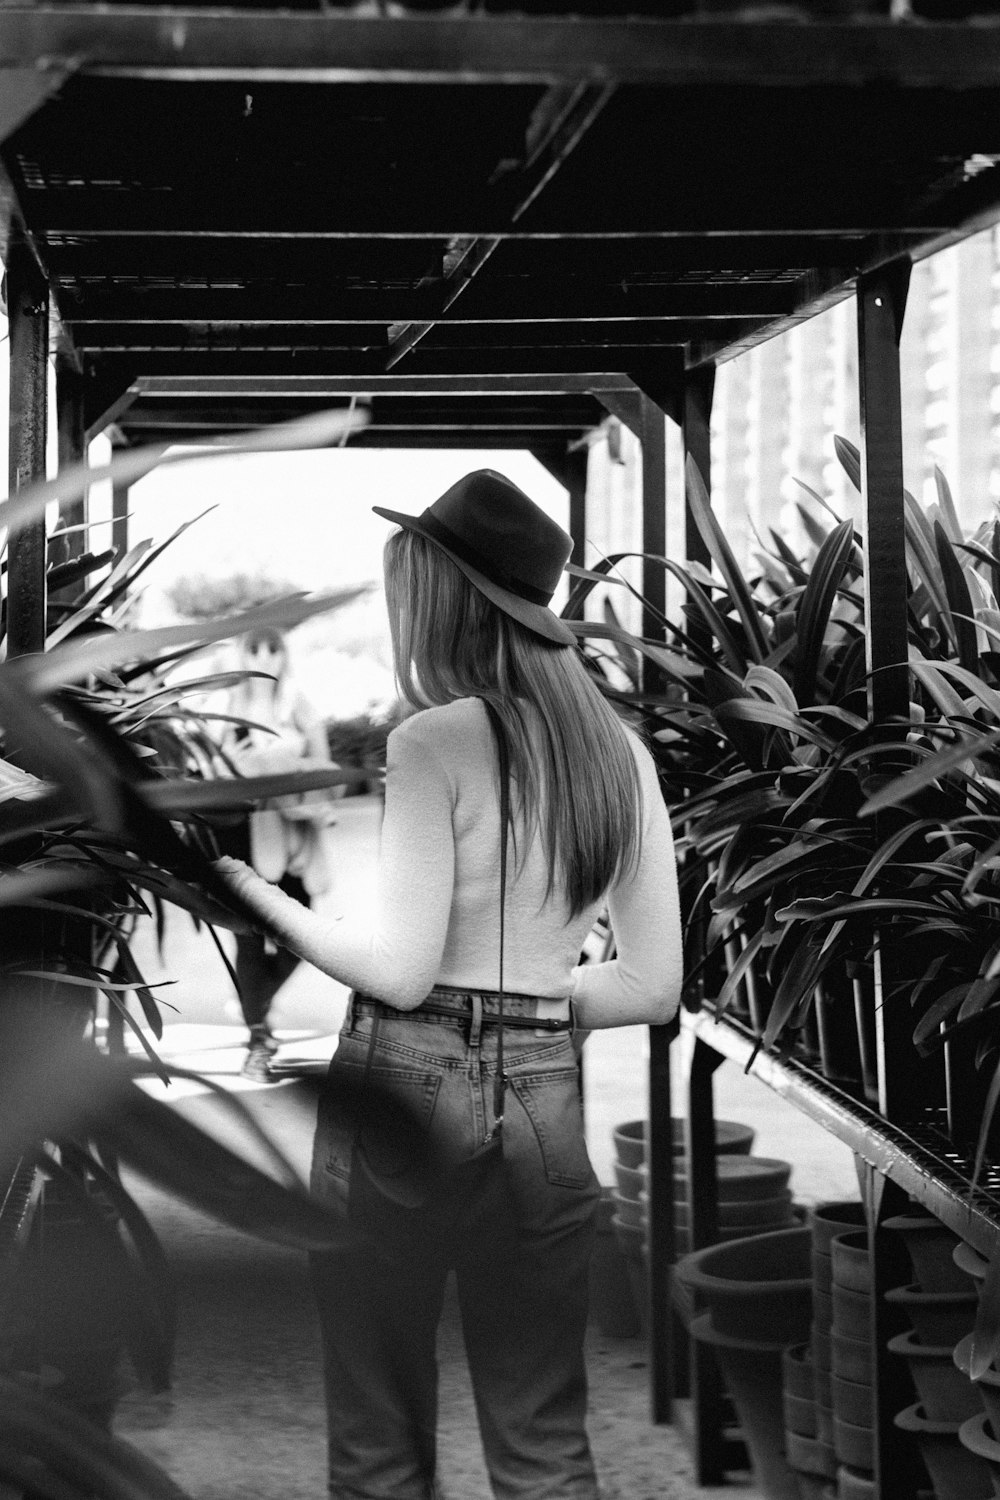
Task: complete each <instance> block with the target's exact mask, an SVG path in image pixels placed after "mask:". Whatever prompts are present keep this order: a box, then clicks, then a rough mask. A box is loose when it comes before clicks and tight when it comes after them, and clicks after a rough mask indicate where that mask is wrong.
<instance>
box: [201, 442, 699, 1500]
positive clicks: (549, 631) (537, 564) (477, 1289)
mask: <svg viewBox="0 0 1000 1500" xmlns="http://www.w3.org/2000/svg"><path fill="white" fill-rule="evenodd" d="M376 511H377V513H378V514H379V515H382V516H385V517H386V518H387V519H389V520H391V521H394V522H396V523H398V525H399V527H400V528H401V529H400V530H399V531H398V532H396V533H394V534H393V535H392V536H390V538H389V540H388V542H387V544H386V553H385V577H386V596H387V601H388V608H389V619H390V626H391V631H392V639H393V649H394V656H395V664H396V672H397V677H398V681H399V686H400V689H401V691H402V693H403V695H404V697H405V698H406V699H407V700H408V702H409V703H410V704H411V705H412V706H413V707H414V708H416V709H417V710H420V711H419V712H417V713H416V714H415V715H414V716H413V717H412V718H410V719H408V720H406V721H405V722H404V723H403V724H402V725H400V727H399V728H397V729H396V730H394V731H393V733H392V735H391V736H390V738H389V745H388V763H387V773H386V799H385V818H384V823H383V831H382V844H381V851H380V860H379V897H378V903H377V909H376V911H375V914H374V918H373V920H372V923H371V926H370V927H369V928H368V929H367V930H365V931H361V930H358V929H353V930H346V931H342V930H340V929H339V928H338V927H337V926H335V925H330V926H324V925H322V924H321V923H320V922H319V921H318V920H317V919H316V917H315V916H314V915H312V914H311V913H309V912H307V911H303V910H302V909H301V908H300V907H298V906H297V905H296V904H295V903H294V902H292V901H289V900H287V899H286V898H285V897H283V896H282V895H281V894H280V893H279V892H277V891H275V890H274V889H273V888H271V887H269V886H268V885H267V884H266V883H265V882H263V881H261V880H260V879H259V878H258V877H257V876H255V875H254V874H253V873H252V872H251V871H248V870H246V869H245V868H242V867H239V866H237V865H236V864H235V863H234V862H231V861H227V862H224V869H225V870H227V871H228V873H229V878H230V879H231V881H232V882H233V884H234V886H235V887H236V889H237V890H238V891H239V893H240V895H242V896H243V897H244V899H245V900H246V901H247V902H248V903H249V904H250V905H251V907H252V908H253V909H254V910H256V911H257V912H258V913H259V915H260V917H261V919H262V922H263V923H264V924H265V925H266V927H267V930H268V931H270V932H271V933H273V934H274V935H275V936H276V937H277V939H278V940H279V941H280V942H282V943H285V944H287V945H288V946H289V947H291V948H292V949H293V951H294V952H296V953H298V954H300V955H301V956H302V957H303V958H306V959H308V960H309V961H310V962H311V963H314V964H316V965H317V966H318V967H319V968H320V969H322V970H323V971H324V972H325V973H328V974H332V975H333V976H334V977H335V978H337V979H339V980H341V981H342V982H343V983H345V984H348V985H349V986H351V987H352V989H353V990H354V994H353V996H352V1001H351V1005H350V1008H349V1013H348V1017H347V1020H346V1022H345V1025H344V1029H343V1031H342V1033H341V1038H340V1042H339V1046H338V1049H337V1053H336V1055H335V1057H334V1060H333V1063H332V1065H331V1069H330V1075H329V1084H328V1089H327V1092H326V1094H325V1096H324V1100H323V1102H322V1103H321V1107H320V1120H319V1127H318V1130H317V1136H316V1144H315V1150H314V1157H313V1184H314V1189H315V1191H317V1192H318V1193H319V1194H320V1195H322V1196H323V1198H324V1199H325V1200H327V1201H328V1202H331V1203H334V1204H336V1205H338V1206H339V1207H340V1208H341V1209H342V1211H343V1212H344V1213H345V1215H346V1214H347V1213H348V1210H349V1209H350V1206H351V1202H352V1199H353V1198H354V1196H355V1195H354V1194H352V1192H351V1189H352V1183H351V1167H352V1158H354V1159H355V1160H356V1159H357V1158H356V1148H357V1146H358V1139H359V1137H358V1131H357V1128H356V1127H355V1126H353V1125H352V1124H351V1122H350V1119H349V1118H348V1117H347V1112H346V1111H344V1110H343V1109H341V1110H340V1111H339V1112H338V1088H340V1089H341V1097H344V1096H345V1095H346V1094H348V1093H351V1091H352V1090H353V1097H356V1096H357V1090H358V1086H359V1081H360V1080H365V1081H367V1080H369V1079H373V1080H377V1081H378V1083H379V1084H380V1085H381V1086H383V1087H385V1086H389V1087H390V1088H391V1090H392V1093H393V1094H394V1096H395V1097H396V1098H398V1099H400V1100H402V1101H403V1102H405V1103H407V1104H408V1105H409V1106H410V1107H411V1109H412V1112H413V1114H414V1115H415V1116H416V1118H418V1119H419V1120H420V1122H421V1123H422V1125H423V1127H424V1128H425V1130H426V1131H427V1133H428V1135H429V1137H430V1139H431V1141H432V1143H433V1144H434V1145H435V1147H436V1148H439V1152H440V1154H441V1155H442V1156H443V1157H444V1158H445V1159H446V1160H447V1161H448V1162H458V1161H461V1160H462V1158H466V1157H468V1156H469V1155H470V1154H471V1153H472V1152H473V1151H475V1150H476V1149H477V1147H480V1146H481V1145H482V1143H483V1141H484V1139H485V1138H486V1137H487V1136H488V1134H489V1132H490V1130H491V1127H492V1124H493V1119H494V1104H495V1101H494V1082H495V1072H496V1060H497V1050H498V1031H499V1029H500V1028H499V1026H498V1020H499V1015H498V1011H499V1006H498V997H497V993H496V992H497V988H498V975H499V972H500V960H501V953H500V920H499V919H500V886H499V876H498V869H499V859H498V855H499V848H500V795H499V773H498V753H497V747H496V746H495V743H494V734H493V730H492V728H491V720H490V717H489V714H488V712H487V707H486V705H491V706H492V707H493V708H494V709H495V710H496V712H497V714H498V715H499V720H500V722H501V723H502V731H503V738H504V740H505V742H506V747H507V750H508V753H509V761H510V796H511V809H512V831H511V838H510V840H509V852H510V860H509V869H508V871H507V881H506V892H505V903H504V910H505V924H504V940H503V955H502V957H503V991H504V1000H503V1016H504V1021H503V1037H502V1042H503V1049H504V1050H503V1054H502V1055H503V1061H504V1066H503V1072H504V1074H505V1075H506V1080H507V1087H506V1094H505V1097H506V1111H505V1121H504V1125H503V1130H502V1143H503V1167H504V1177H505V1182H506V1189H507V1193H508V1200H507V1203H506V1206H505V1207H504V1208H503V1209H502V1210H500V1211H497V1212H496V1213H495V1214H494V1215H493V1217H492V1218H491V1219H489V1220H488V1221H487V1222H486V1223H482V1222H477V1223H476V1224H475V1226H472V1225H471V1224H468V1223H463V1222H462V1220H461V1215H460V1214H459V1215H458V1218H457V1219H456V1217H455V1216H454V1215H451V1216H449V1215H443V1214H441V1213H440V1212H438V1211H437V1210H436V1208H435V1207H434V1201H437V1200H434V1201H432V1203H431V1204H429V1205H428V1206H425V1207H424V1208H423V1209H421V1208H418V1209H417V1210H416V1211H415V1212H412V1213H410V1214H409V1215H408V1216H406V1217H407V1226H406V1229H405V1231H401V1232H400V1233H399V1234H398V1235H388V1236H385V1235H383V1236H381V1237H380V1238H378V1239H374V1238H371V1237H370V1238H367V1239H366V1238H365V1236H364V1225H363V1222H362V1224H361V1225H360V1227H358V1228H357V1230H356V1231H355V1230H350V1228H349V1233H348V1237H347V1241H346V1243H345V1244H344V1246H343V1247H342V1248H340V1249H337V1250H335V1251H332V1252H330V1253H329V1254H324V1255H322V1256H317V1257H315V1258H314V1263H313V1273H314V1274H313V1279H314V1285H315V1288H316V1294H317V1300H318V1305H319V1308H320V1316H321V1323H322V1328H323V1338H324V1350H325V1372H326V1382H327V1399H328V1413H329V1461H330V1492H331V1494H332V1495H334V1496H338V1497H340V1496H343V1497H345V1500H347V1497H350V1500H361V1497H365V1500H367V1497H371V1500H376V1497H377V1500H418V1497H420V1500H425V1497H428V1496H432V1495H433V1494H434V1485H433V1476H434V1437H435V1423H436V1366H435V1358H434V1338H435V1331H436V1327H437V1322H438V1319H439V1315H440V1312H441V1306H442V1297H443V1292H444V1285H445V1277H446V1274H447V1271H448V1269H449V1267H451V1266H454V1268H455V1271H456V1276H457V1283H458V1293H459V1299H460V1303H461V1310H462V1321H463V1331H464V1335H465V1342H466V1348H467V1352H468V1357H469V1367H470V1372H471V1376H472V1383H473V1388H474V1393H475V1399H476V1404H477V1411H478V1415H479V1423H480V1430H481V1433H482V1438H483V1444H484V1449H485V1455H486V1460H487V1466H488V1469H489V1473H490V1479H491V1484H492V1487H493V1492H494V1495H495V1496H497V1497H500V1500H515V1497H516V1500H543V1497H544V1500H554V1497H578V1500H596V1497H597V1494H598V1490H597V1484H596V1480H595V1477H594V1469H593V1463H592V1460H591V1455H590V1449H589V1445H588V1441H587V1436H586V1431H585V1406H586V1379H585V1372H584V1362H583V1340H584V1332H585V1325H586V1318H587V1272H588V1260H589V1255H590V1250H591V1244H592V1237H593V1231H594V1215H595V1209H596V1205H597V1202H598V1199H599V1196H600V1189H599V1186H598V1184H597V1181H596V1178H595V1176H594V1173H593V1169H592V1168H591V1165H590V1162H589V1160H588V1157H587V1151H586V1146H585V1143H584V1138H583V1130H582V1118H581V1110H580V1098H579V1089H578V1075H577V1067H576V1052H575V1050H574V1043H573V1028H574V1027H575V1028H578V1029H579V1030H580V1031H589V1030H591V1029H594V1028H597V1027H605V1026H622V1025H628V1024H633V1023H640V1022H646V1023H651V1024H656V1023H662V1022H665V1021H668V1020H670V1019H671V1017H672V1016H673V1015H674V1013H675V1011H676V1009H677V1005H678V999H679V995H680V983H681V961H680V951H681V949H680V927H679V919H678V902H677V884H676V870H675V864H674V854H673V845H672V842H671V835H670V824H669V820H668V816H667V812H666V809H665V807H664V804H663V800H662V797H661V795H660V791H659V787H658V783H657V778H656V773H655V769H654V766H653V761H652V758H651V757H650V755H649V754H648V752H647V751H646V750H645V749H644V747H643V746H642V745H641V744H640V742H639V740H638V739H637V738H636V736H635V735H634V734H632V733H631V731H629V730H627V729H626V728H625V727H624V726H623V724H622V723H621V722H620V720H619V719H618V718H617V716H616V715H615V714H614V712H613V710H612V709H611V708H610V706H609V705H608V703H607V702H606V700H605V699H604V698H603V697H602V696H601V694H600V692H599V691H598V689H597V688H596V686H595V685H594V684H593V682H592V681H591V679H590V677H589V675H588V673H587V671H586V669H585V667H584V666H583V664H582V662H581V661H580V659H579V656H578V655H577V653H576V651H575V650H574V649H573V647H574V644H575V637H574V636H573V634H572V632H571V631H570V630H569V629H568V627H567V626H566V625H565V624H564V623H563V622H562V621H561V620H559V619H558V618H557V616H556V615H555V614H553V613H552V611H551V610H550V609H549V608H548V604H549V601H550V600H551V597H552V594H553V592H554V590H555V587H556V585H557V583H558V581H559V577H560V574H561V572H562V570H563V567H564V566H565V563H566V561H567V559H568V556H569V551H570V545H571V543H570V538H569V537H568V536H567V535H566V533H565V532H564V531H563V530H562V529H561V528H560V527H559V526H557V525H556V524H555V523H554V522H553V521H551V520H550V519H549V518H548V517H547V516H546V515H545V514H544V513H543V512H542V511H541V510H540V509H539V508H538V507H537V506H536V505H535V504H534V503H533V502H532V501H531V500H530V499H529V498H528V497H527V495H525V494H523V493H522V492H521V491H520V490H519V489H518V488H517V487H516V486H515V485H514V484H512V483H511V482H510V481H509V480H508V479H506V478H504V477H503V476H502V475H500V474H497V473H495V472H493V471H491V470H480V471H477V472H475V473H472V474H468V475H466V476H465V478H463V479H461V480H459V481H458V483H457V484H455V485H453V486H452V487H451V489H449V490H448V491H447V492H446V493H445V494H444V495H442V496H441V497H440V499H438V500H437V501H436V502H435V503H434V504H433V505H432V506H430V507H429V509H428V510H426V511H425V512H424V513H423V515H422V516H419V517H413V516H406V515H400V514H397V513H395V512H392V511H386V510H382V509H380V508H379V507H376ZM605 902H606V903H607V905H608V908H609V911H610V916H611V921H612V924H613V928H614V933H615V937H616V940H617V950H618V956H617V958H615V959H614V960H612V961H610V962H606V963H598V964H585V965H579V964H578V959H579V956H580V951H581V948H582V945H583V942H584V939H585V938H586V935H587V933H588V932H589V930H590V928H591V926H592V925H593V923H594V920H595V918H596V917H597V915H598V913H599V912H600V910H601V908H602V906H603V905H604V904H605ZM373 1027H377V1034H376V1036H375V1038H374V1045H372V1044H373ZM378 1144H379V1143H378V1142H377V1141H376V1142H374V1149H373V1150H371V1151H369V1153H368V1156H367V1158H366V1160H367V1161H368V1163H369V1164H371V1163H372V1161H373V1158H377V1156H378ZM383 1145H384V1143H383ZM387 1153H388V1155H389V1156H390V1157H391V1156H392V1146H391V1143H390V1145H389V1146H388V1147H386V1149H385V1151H383V1158H384V1157H385V1155H386V1154H387ZM378 1167H379V1164H378V1162H377V1160H376V1161H375V1170H378ZM381 1169H382V1171H383V1172H384V1173H385V1174H386V1176H387V1177H388V1178H391V1176H392V1174H393V1172H398V1171H401V1170H404V1169H405V1163H403V1162H402V1161H401V1159H399V1158H398V1157H397V1159H396V1160H395V1161H391V1160H390V1161H386V1160H385V1159H383V1161H382V1162H381ZM355 1176H356V1179H357V1176H358V1168H357V1167H356V1168H355ZM354 1186H355V1188H357V1186H358V1182H357V1180H356V1181H355V1184H354ZM438 1206H440V1205H439V1204H438ZM348 1222H349V1225H350V1221H348ZM473 1228H474V1232H473Z"/></svg>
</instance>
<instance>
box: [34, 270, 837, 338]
mask: <svg viewBox="0 0 1000 1500" xmlns="http://www.w3.org/2000/svg"><path fill="white" fill-rule="evenodd" d="M316 269H318V267H314V273H315V270H316ZM781 274H782V279H781V280H777V279H776V280H775V281H774V282H772V283H769V282H766V281H756V282H745V283H738V282H737V283H735V284H733V283H729V282H725V281H722V282H718V283H715V284H712V283H691V282H677V283H674V284H673V285H671V284H670V283H669V282H666V283H662V284H659V285H655V286H650V285H649V284H647V283H644V282H641V281H640V282H638V283H636V284H635V285H630V284H629V281H628V274H627V272H626V273H624V274H623V275H620V276H619V277H618V280H617V283H616V282H613V281H611V280H610V279H608V280H600V279H598V278H597V277H593V278H587V277H585V276H582V275H566V276H563V277H560V278H558V279H552V280H549V279H546V278H544V277H530V278H529V277H506V276H503V277H499V278H498V277H494V276H493V275H492V274H491V275H490V276H486V277H482V278H481V279H480V280H479V281H478V282H477V284H476V286H475V288H474V290H472V291H468V292H467V293H466V295H465V296H464V297H462V299H461V303H460V304H459V299H458V288H457V287H456V286H454V285H452V284H451V283H449V282H448V281H447V280H445V279H441V280H438V281H437V282H433V283H432V282H429V283H428V284H427V285H425V286H420V287H408V288H402V289H399V288H391V289H386V290H382V289H380V288H376V289H374V290H371V291H356V290H348V289H342V288H338V287H336V286H332V287H331V286H330V285H329V284H324V285H313V286H310V287H309V288H308V289H306V288H303V287H300V286H295V287H292V286H289V287H280V286H278V287H275V286H274V285H273V283H271V282H268V283H267V284H264V285H256V284H254V283H253V282H252V281H249V282H247V283H246V284H245V285H243V286H240V287H236V288H228V287H227V288H221V287H211V288H209V287H205V288H200V287H196V288H191V287H189V286H185V285H178V286H175V287H170V288H164V287H162V286H159V285H157V286H148V285H147V286H144V285H142V284H141V282H140V284H138V285H136V283H135V279H134V278H132V277H129V278H128V281H127V282H125V283H123V284H118V285H116V284H115V283H114V281H113V280H112V279H111V278H108V280H107V281H106V283H105V284H104V285H102V286H100V287H98V288H91V287H90V286H86V285H84V286H77V285H74V283H73V281H71V280H70V279H69V278H66V279H65V284H64V285H63V286H61V287H60V307H61V310H62V318H63V322H64V323H67V324H68V325H69V326H71V327H72V328H76V329H89V328H94V327H99V326H100V325H102V324H111V325H114V326H117V327H123V326H128V327H134V328H135V329H136V330H137V331H136V338H137V339H140V338H141V337H142V329H143V328H144V327H145V326H146V325H147V324H153V325H169V324H172V323H180V324H192V323H194V324H202V323H205V324H208V323H211V324H214V325H226V324H238V325H239V326H240V327H241V328H253V327H255V326H256V325H258V324H264V325H266V324H270V323H280V324H282V325H285V326H289V327H291V326H294V325H299V324H301V325H303V326H306V327H310V326H316V327H318V326H323V325H327V324H333V325H336V324H341V323H347V324H364V323H405V322H410V321H412V322H417V321H420V320H421V319H423V320H425V321H427V322H428V325H429V324H430V323H432V322H437V323H448V324H462V325H465V324H474V323H500V324H503V323H560V322H581V323H590V322H615V321H621V322H634V321H637V320H647V319H655V320H660V319H662V320H667V321H668V320H672V319H673V320H680V319H683V320H686V321H690V320H691V319H694V318H698V319H702V318H704V319H707V320H709V321H710V320H711V319H713V318H726V319H733V318H746V317H755V318H782V317H786V316H788V315H790V314H792V313H794V312H795V310H796V309H797V307H798V306H799V304H800V302H801V300H802V298H803V297H805V298H806V299H808V298H809V297H810V296H811V294H812V285H813V278H812V277H811V276H806V275H803V277H802V278H801V281H795V280H792V279H790V278H789V277H788V276H787V274H784V273H781ZM838 274H839V277H840V279H841V280H844V279H845V278H847V277H849V276H850V275H851V274H852V273H851V271H850V270H848V271H841V272H839V273H838ZM777 275H778V273H776V277H777ZM389 279H391V277H390V276H389V274H388V273H387V280H389ZM468 285H469V283H468V281H467V282H466V283H465V286H466V287H468ZM456 304H458V305H456Z"/></svg>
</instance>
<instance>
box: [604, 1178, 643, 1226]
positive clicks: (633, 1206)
mask: <svg viewBox="0 0 1000 1500" xmlns="http://www.w3.org/2000/svg"><path fill="white" fill-rule="evenodd" d="M611 1201H612V1203H613V1204H614V1211H615V1215H616V1217H617V1218H618V1220H619V1221H620V1223H622V1224H629V1225H631V1226H632V1227H633V1228H634V1229H642V1227H643V1225H644V1224H645V1221H646V1215H645V1212H644V1210H643V1207H642V1204H641V1203H640V1202H639V1200H638V1199H637V1198H624V1197H623V1196H622V1194H621V1193H619V1192H618V1191H617V1189H615V1188H612V1189H611Z"/></svg>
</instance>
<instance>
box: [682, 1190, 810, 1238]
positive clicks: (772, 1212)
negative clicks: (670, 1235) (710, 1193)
mask: <svg viewBox="0 0 1000 1500" xmlns="http://www.w3.org/2000/svg"><path fill="white" fill-rule="evenodd" d="M718 1217H719V1227H720V1229H721V1228H725V1229H734V1228H736V1227H738V1226H739V1225H740V1224H772V1223H773V1224H779V1223H781V1224H787V1223H788V1222H789V1221H790V1219H791V1217H792V1195H791V1193H789V1192H788V1191H787V1189H786V1191H785V1192H784V1193H782V1194H781V1196H780V1197H777V1198H747V1199H745V1200H741V1199H737V1200H735V1201H733V1202H725V1201H720V1203H719V1215H718ZM687 1221H688V1210H687V1204H686V1203H675V1204H674V1223H675V1224H686V1223H687Z"/></svg>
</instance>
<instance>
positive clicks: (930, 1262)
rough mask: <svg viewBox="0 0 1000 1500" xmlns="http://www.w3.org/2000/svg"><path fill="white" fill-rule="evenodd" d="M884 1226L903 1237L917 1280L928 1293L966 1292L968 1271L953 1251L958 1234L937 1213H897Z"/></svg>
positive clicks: (957, 1242) (967, 1288) (958, 1241)
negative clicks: (966, 1273) (960, 1263)
mask: <svg viewBox="0 0 1000 1500" xmlns="http://www.w3.org/2000/svg"><path fill="white" fill-rule="evenodd" d="M882 1227H883V1228H884V1229H893V1230H895V1231H896V1232H897V1233H898V1234H901V1235H902V1236H903V1239H904V1240H905V1242H906V1248H907V1251H908V1253H909V1256H910V1261H911V1262H912V1265H913V1276H914V1280H915V1282H916V1284H917V1286H919V1287H920V1288H921V1289H922V1290H923V1291H925V1292H966V1291H968V1290H969V1284H968V1280H967V1278H966V1276H965V1273H964V1272H963V1271H962V1270H961V1269H960V1268H959V1267H958V1266H956V1264H955V1260H954V1256H953V1251H954V1249H955V1246H956V1245H958V1244H960V1243H961V1241H960V1240H959V1238H958V1235H957V1234H955V1233H954V1232H953V1231H952V1230H950V1229H949V1228H948V1227H947V1225H945V1224H942V1223H941V1220H940V1219H936V1218H935V1217H934V1215H933V1214H897V1215H896V1216H895V1218H892V1219H886V1220H885V1223H884V1224H883V1226H882Z"/></svg>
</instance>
